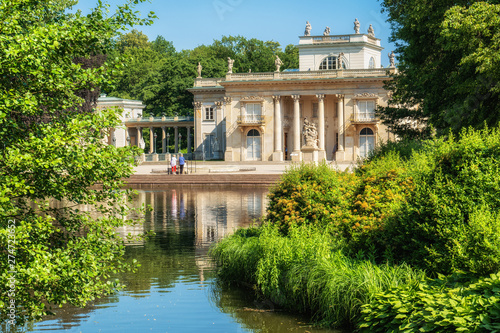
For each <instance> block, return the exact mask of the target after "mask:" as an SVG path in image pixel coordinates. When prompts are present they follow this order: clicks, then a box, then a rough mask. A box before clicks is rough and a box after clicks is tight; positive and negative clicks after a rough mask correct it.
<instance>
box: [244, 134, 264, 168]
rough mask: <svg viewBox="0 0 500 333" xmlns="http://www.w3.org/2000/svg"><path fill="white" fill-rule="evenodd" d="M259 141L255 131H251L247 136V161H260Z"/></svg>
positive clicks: (258, 135)
mask: <svg viewBox="0 0 500 333" xmlns="http://www.w3.org/2000/svg"><path fill="white" fill-rule="evenodd" d="M260 151H261V139H260V133H259V131H257V130H256V129H251V130H250V131H248V134H247V160H249V161H251V160H260Z"/></svg>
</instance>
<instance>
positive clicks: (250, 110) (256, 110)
mask: <svg viewBox="0 0 500 333" xmlns="http://www.w3.org/2000/svg"><path fill="white" fill-rule="evenodd" d="M246 110H247V115H249V116H250V115H259V116H260V115H261V114H262V108H261V105H260V103H248V104H247V105H246Z"/></svg>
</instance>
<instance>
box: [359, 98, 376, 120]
mask: <svg viewBox="0 0 500 333" xmlns="http://www.w3.org/2000/svg"><path fill="white" fill-rule="evenodd" d="M358 118H359V119H361V120H362V119H366V120H372V119H375V102H374V101H358Z"/></svg>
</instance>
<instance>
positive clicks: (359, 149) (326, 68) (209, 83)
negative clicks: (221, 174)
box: [189, 20, 396, 162]
mask: <svg viewBox="0 0 500 333" xmlns="http://www.w3.org/2000/svg"><path fill="white" fill-rule="evenodd" d="M310 32H311V26H310V24H309V22H308V25H307V26H306V30H305V33H304V36H300V37H299V44H298V49H299V63H300V65H299V69H298V70H287V71H280V66H281V61H280V59H279V58H278V57H276V62H275V64H276V71H275V72H268V73H251V72H250V73H233V68H232V64H233V60H232V59H228V72H227V74H226V77H224V78H202V68H201V66H198V77H197V78H196V80H195V83H194V87H193V88H191V89H189V91H190V92H191V93H193V95H194V103H193V105H194V120H195V124H194V127H195V129H194V130H195V155H196V158H197V159H202V158H203V159H224V160H225V161H284V160H291V161H321V160H325V159H326V160H336V161H340V162H342V161H355V160H357V159H358V158H363V157H365V156H366V155H367V154H368V152H369V151H370V150H371V149H373V148H374V146H375V145H376V144H377V142H379V141H380V140H384V141H386V140H388V139H390V138H392V134H390V133H389V132H388V131H387V129H386V127H385V126H384V125H382V124H381V123H380V121H379V120H378V119H377V118H376V116H375V108H376V107H377V105H386V103H387V100H388V92H387V91H386V90H385V89H384V81H387V80H389V79H390V73H393V72H394V71H395V70H396V69H395V68H394V58H393V54H391V55H389V57H390V63H391V65H390V67H389V68H383V67H382V66H381V54H382V50H383V48H382V47H381V45H380V39H378V38H376V37H375V35H374V31H373V28H372V27H371V26H370V28H369V29H368V32H367V33H366V34H364V33H360V32H359V22H358V21H357V20H356V21H355V26H354V33H353V34H348V35H332V36H330V35H329V32H330V29H329V28H328V27H327V29H325V31H324V32H323V33H322V35H318V36H315V35H311V33H310Z"/></svg>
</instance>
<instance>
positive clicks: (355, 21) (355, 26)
mask: <svg viewBox="0 0 500 333" xmlns="http://www.w3.org/2000/svg"><path fill="white" fill-rule="evenodd" d="M354 33H355V34H359V21H358V19H355V20H354Z"/></svg>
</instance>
